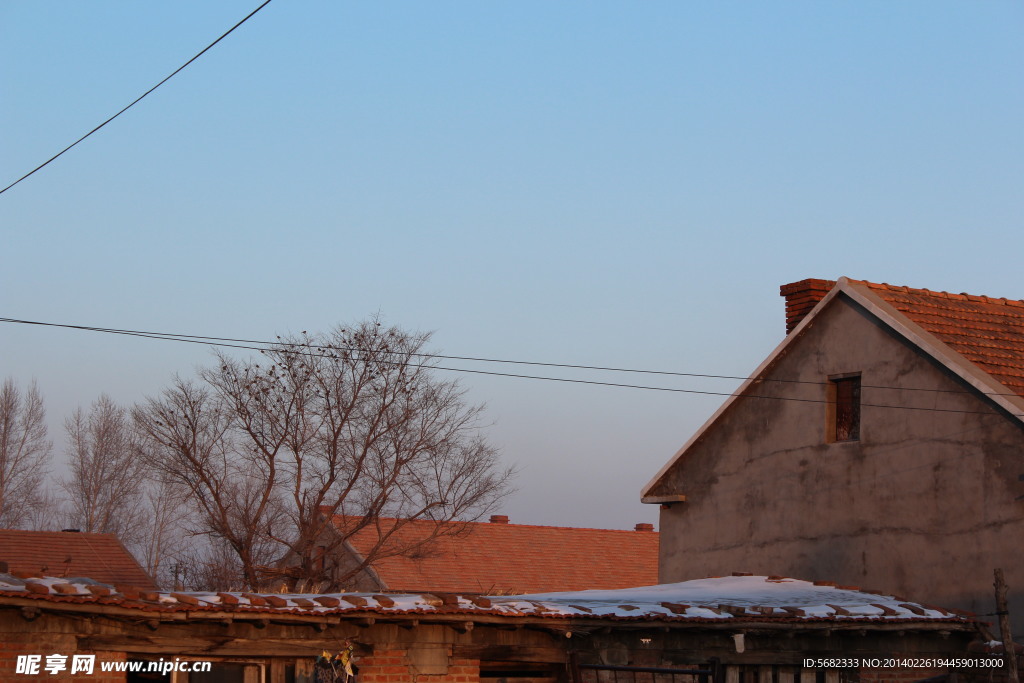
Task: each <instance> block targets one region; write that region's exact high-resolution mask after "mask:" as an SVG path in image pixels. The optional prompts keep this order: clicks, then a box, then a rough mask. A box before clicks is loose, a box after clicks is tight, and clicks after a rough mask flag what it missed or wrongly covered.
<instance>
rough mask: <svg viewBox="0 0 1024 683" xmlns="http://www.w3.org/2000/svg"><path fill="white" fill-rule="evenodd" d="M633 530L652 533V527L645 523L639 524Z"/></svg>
mask: <svg viewBox="0 0 1024 683" xmlns="http://www.w3.org/2000/svg"><path fill="white" fill-rule="evenodd" d="M633 528H634V529H636V530H637V531H654V525H653V524H648V523H647V522H640V523H638V524H637V525H636V526H635V527H633Z"/></svg>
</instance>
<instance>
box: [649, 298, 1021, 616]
mask: <svg viewBox="0 0 1024 683" xmlns="http://www.w3.org/2000/svg"><path fill="white" fill-rule="evenodd" d="M852 372H861V373H862V384H863V390H862V399H861V400H862V405H863V407H862V414H861V438H860V440H859V441H856V442H846V443H827V442H826V418H825V412H826V411H825V405H824V404H823V403H821V402H822V401H824V400H825V396H826V387H825V386H824V385H823V384H821V383H823V382H826V381H827V378H828V377H829V376H830V375H836V374H841V373H852ZM766 377H767V378H768V379H782V380H797V381H799V382H807V384H802V383H792V382H786V383H780V382H762V383H760V384H759V385H756V386H754V387H753V388H752V389H751V392H750V393H752V394H757V395H760V396H779V397H781V396H785V397H788V398H800V399H805V400H806V402H799V401H781V400H772V399H770V398H742V399H740V400H738V401H737V402H736V403H734V404H733V406H732V407H731V408H730V409H729V410H728V411H726V412H725V413H724V414H723V415H722V416H721V417H720V419H719V420H718V422H717V423H716V424H715V425H713V426H712V427H711V428H710V429H708V430H707V432H706V433H705V435H704V437H703V439H702V440H701V441H699V442H698V443H696V444H694V445H693V446H692V447H691V449H690V451H689V452H688V453H687V454H686V455H684V457H683V459H682V460H681V461H680V462H679V463H677V465H676V466H675V467H674V468H673V469H672V470H671V471H670V472H669V473H668V475H667V476H666V478H665V479H664V480H663V484H662V485H661V486H659V487H658V489H657V490H656V491H652V494H655V495H661V494H668V493H682V494H685V495H686V496H687V502H685V503H679V504H674V505H672V506H671V507H669V508H663V510H662V513H661V559H660V580H661V581H662V582H671V581H681V580H685V579H693V578H700V577H704V576H708V575H720V574H728V573H729V572H732V571H747V572H754V573H758V574H781V575H788V576H794V577H798V578H804V579H816V580H830V581H837V582H840V583H846V584H856V585H860V586H862V587H864V588H870V589H878V590H882V591H890V592H895V593H898V594H901V595H905V596H906V597H908V598H913V599H917V600H922V601H927V602H932V603H936V604H939V605H943V606H950V607H959V608H963V609H969V610H972V611H975V612H978V613H989V612H992V611H994V605H993V599H992V595H993V591H992V570H993V568H995V567H1002V568H1003V569H1005V571H1006V574H1007V582H1008V584H1009V585H1010V587H1011V591H1012V592H1011V612H1013V613H1014V616H1015V622H1016V623H1017V624H1019V625H1017V627H1016V628H1017V629H1018V632H1024V563H1022V562H1021V559H1022V557H1024V553H1022V547H1024V546H1022V544H1024V502H1022V501H1017V500H1015V499H1016V497H1017V496H1019V495H1024V483H1021V482H1020V481H1018V475H1020V474H1022V473H1024V430H1022V429H1021V428H1020V427H1018V426H1016V425H1015V424H1013V423H1012V422H1011V420H1009V419H1007V418H1006V417H1005V416H1004V415H1002V414H999V413H997V412H996V410H995V409H993V408H992V406H991V404H989V403H988V402H987V401H986V400H985V399H984V398H982V397H980V396H979V395H978V394H976V393H971V392H970V391H967V390H966V389H967V388H966V386H965V385H963V384H962V383H961V382H960V381H959V380H957V379H956V378H955V377H954V376H953V375H952V374H951V373H950V372H949V371H947V370H945V369H943V368H940V367H939V366H937V365H936V364H935V363H934V362H933V361H931V360H930V359H928V358H926V357H925V356H924V355H923V354H921V353H920V351H918V350H917V349H915V348H914V347H912V346H910V345H909V344H907V343H906V342H905V341H903V340H902V339H901V338H899V337H897V336H896V335H895V334H894V333H892V331H891V330H889V329H888V328H887V327H884V326H883V325H882V324H881V323H879V322H878V321H877V319H876V318H874V317H873V316H871V315H870V314H868V313H867V312H866V311H864V310H863V309H861V308H860V307H859V306H858V305H857V304H855V303H854V302H852V301H850V300H849V299H847V298H845V297H841V298H837V299H836V300H834V301H833V303H832V304H831V305H830V306H829V307H828V308H826V309H825V310H824V311H822V312H821V314H820V315H819V316H818V317H817V318H816V319H815V320H814V321H813V325H811V326H809V327H808V328H806V329H805V330H804V332H803V334H802V336H801V338H800V339H797V340H796V343H794V344H792V345H791V346H790V347H789V349H788V351H787V353H785V354H784V355H783V356H782V357H780V358H779V359H778V360H777V362H776V363H775V364H774V366H773V367H771V368H769V370H768V373H767V375H766ZM873 386H878V387H902V389H897V390H893V389H882V388H873ZM910 388H914V389H924V390H927V391H910V390H908V389H910ZM878 405H897V406H912V407H917V408H928V409H931V410H905V409H897V408H884V407H875V406H878ZM940 411H950V412H940Z"/></svg>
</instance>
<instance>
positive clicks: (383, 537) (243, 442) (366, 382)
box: [136, 320, 512, 587]
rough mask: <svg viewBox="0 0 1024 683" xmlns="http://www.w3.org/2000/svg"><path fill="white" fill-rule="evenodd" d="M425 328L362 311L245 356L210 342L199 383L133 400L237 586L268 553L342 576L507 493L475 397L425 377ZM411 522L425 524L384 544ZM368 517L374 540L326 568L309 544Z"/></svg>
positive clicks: (455, 528) (457, 523) (160, 462)
mask: <svg viewBox="0 0 1024 683" xmlns="http://www.w3.org/2000/svg"><path fill="white" fill-rule="evenodd" d="M428 339H429V335H424V334H410V333H407V332H404V331H402V330H399V329H397V328H389V329H384V328H383V327H382V326H381V324H380V323H379V322H378V321H376V320H370V321H368V322H364V323H361V324H359V325H357V326H355V327H353V328H339V329H336V330H335V331H333V332H332V333H330V334H326V335H315V336H309V335H304V336H302V337H300V338H295V339H286V340H282V341H281V342H280V343H279V344H277V345H276V346H275V347H273V348H272V349H269V350H266V351H264V352H263V354H264V357H263V358H262V359H260V360H259V362H257V361H255V360H249V361H238V360H234V359H232V358H229V357H228V356H226V355H224V354H219V355H218V364H217V366H216V367H212V368H208V369H206V370H204V371H203V372H202V373H201V377H202V379H203V380H204V381H205V384H206V387H208V388H207V389H201V388H198V387H196V386H195V385H192V384H189V383H184V382H180V381H179V382H178V383H177V384H176V385H175V386H174V387H172V388H171V389H168V390H167V391H166V392H165V393H164V395H163V397H161V398H159V399H155V400H150V401H149V402H148V403H147V404H146V405H144V406H140V407H139V409H137V411H136V420H137V422H138V424H139V425H140V428H141V429H142V431H143V432H145V433H146V434H147V435H148V436H149V439H148V443H149V445H148V449H149V453H150V455H149V457H150V460H152V462H153V463H154V464H155V465H156V466H159V467H162V468H163V469H164V470H165V471H166V472H167V473H168V475H169V476H177V477H179V479H180V480H181V481H182V482H183V483H185V484H186V485H187V486H189V490H190V491H192V492H193V495H194V497H196V498H198V499H199V500H200V505H201V506H202V507H203V512H204V519H205V521H206V524H207V528H208V529H209V531H210V533H212V534H215V535H217V536H220V537H222V538H224V539H225V540H226V541H228V543H229V545H230V546H231V547H232V548H233V549H234V550H235V552H236V553H237V555H238V558H239V560H240V564H241V567H242V573H243V575H244V578H245V581H246V582H247V583H248V584H249V585H250V587H254V586H255V585H256V584H257V583H258V582H259V581H260V578H261V576H265V575H266V574H267V569H268V567H267V566H266V564H265V560H264V564H261V563H260V561H259V560H258V557H259V556H260V555H263V556H266V555H267V554H268V553H270V554H273V553H274V552H276V553H278V554H280V553H283V552H287V553H288V554H289V555H290V556H291V557H292V558H293V559H294V562H295V564H296V565H297V574H298V575H299V577H300V578H302V579H306V580H308V581H317V582H325V583H328V584H332V585H335V586H337V587H343V586H345V584H346V583H348V582H349V581H351V580H352V579H353V578H354V577H355V576H356V575H357V574H358V573H359V572H361V571H362V570H363V569H364V568H365V567H366V566H368V565H369V564H372V563H373V562H374V561H376V560H378V559H380V558H382V557H385V556H390V555H396V554H404V553H408V552H410V551H412V550H414V549H415V547H419V546H421V545H423V544H424V543H426V542H428V541H429V540H430V539H431V538H433V537H436V536H438V535H446V534H452V533H458V532H459V531H461V530H462V529H463V528H464V526H465V522H466V521H471V520H473V519H477V518H479V517H480V516H481V515H483V514H485V513H486V512H488V511H489V510H490V509H492V507H493V506H494V505H495V504H496V502H497V501H498V500H500V499H501V498H502V497H503V496H504V495H505V494H506V493H507V492H508V490H509V481H510V478H511V476H512V471H511V470H510V469H507V468H503V467H501V466H500V463H499V461H498V453H497V451H496V449H494V448H493V447H492V446H490V445H489V444H488V443H487V442H486V441H485V440H484V439H483V438H482V436H481V434H480V424H479V421H480V415H481V411H482V407H481V406H474V405H470V404H468V403H467V402H466V400H465V395H464V391H463V389H462V388H461V387H460V386H459V385H458V384H457V383H456V382H453V381H443V380H440V379H438V378H437V377H436V376H435V372H434V370H433V366H434V362H433V361H432V359H431V356H430V355H429V354H427V353H426V352H425V350H424V348H425V345H426V343H427V341H428ZM334 515H341V516H342V518H343V519H345V520H346V521H347V524H346V525H345V528H344V529H343V530H342V531H341V533H336V532H335V531H334V530H333V528H332V524H333V522H332V517H333V516H334ZM384 517H386V518H388V519H389V520H391V521H389V522H388V523H387V524H385V525H381V524H380V519H381V518H384ZM412 520H430V521H432V522H433V523H434V525H433V529H434V531H433V533H430V534H427V535H426V536H424V537H420V538H417V539H416V540H415V541H414V542H413V543H412V544H411V545H410V544H409V543H405V545H402V544H401V543H397V542H396V539H397V538H398V535H396V532H397V531H398V530H399V529H400V528H401V527H402V526H403V525H404V524H406V523H408V522H409V521H412ZM370 525H373V526H374V527H375V528H377V529H378V531H379V532H380V533H379V534H378V538H379V542H378V543H377V545H376V547H375V548H374V549H372V550H371V551H370V552H368V553H367V554H365V555H364V556H363V558H362V562H361V564H358V565H352V566H349V567H346V569H345V571H344V572H343V573H342V574H341V575H332V576H328V575H326V574H325V571H326V568H325V565H324V562H323V561H322V556H321V554H320V553H322V552H324V550H326V552H328V553H330V552H332V551H333V550H335V549H337V548H339V547H341V546H342V545H343V544H344V542H345V540H346V538H348V537H350V536H351V535H352V534H355V533H357V532H359V531H361V530H363V529H365V528H366V527H367V526H370ZM328 530H331V532H330V533H328Z"/></svg>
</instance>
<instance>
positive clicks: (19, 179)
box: [0, 0, 270, 194]
mask: <svg viewBox="0 0 1024 683" xmlns="http://www.w3.org/2000/svg"><path fill="white" fill-rule="evenodd" d="M268 4H270V0H265V1H264V2H263V4H261V5H260V6H259V7H257V8H256V9H254V10H253V11H252V12H249V14H247V15H246V16H245V18H244V19H242V20H241V21H239V22H238V23H237V24H235V25H234V26H232V27H231V28H229V29H228V30H227V31H225V32H224V33H222V34H221V36H220V38H217V40H215V41H213V42H212V43H210V44H209V45H207V46H206V47H204V48H203V49H202V50H201V51H199V52H198V53H196V55H195V56H194V57H192V59H190V60H188V61H187V62H185V63H184V64H182V65H181V66H179V67H178V68H177V69H175V70H174V71H173V72H171V74H170V75H169V76H167V77H166V78H164V79H163V80H162V81H160V82H159V83H157V84H156V85H154V86H153V87H152V88H150V89H149V90H147V91H146V92H144V93H142V94H141V95H139V96H138V97H136V98H135V99H134V100H132V102H131V104H129V105H128V106H127V107H125V108H124V109H122V110H121V111H119V112H117V113H116V114H114V115H113V116H111V117H110V118H109V119H107V120H106V121H104V122H103V123H101V124H100V125H98V126H96V127H95V128H93V129H92V130H90V131H89V132H88V133H86V134H85V135H83V136H82V137H80V138H78V139H77V140H75V141H74V142H72V143H71V144H70V145H68V146H67V147H65V148H64V149H62V150H61V151H59V152H57V153H56V154H54V155H53V156H52V157H50V158H49V159H47V160H46V161H44V162H43V163H41V164H39V165H38V166H36V167H35V168H33V169H32V170H31V171H29V172H28V173H26V174H25V175H23V176H21V177H20V178H18V179H17V180H15V181H14V182H13V183H11V184H10V185H8V186H7V187H5V188H4V189H2V190H0V194H3V193H4V192H7V190H9V189H11V188H12V187H14V186H15V185H17V184H18V183H20V182H21V181H22V180H24V179H25V178H28V177H29V176H30V175H32V174H34V173H35V172H36V171H39V170H40V169H42V168H43V167H44V166H47V165H49V164H50V162H52V161H55V160H56V159H57V158H58V157H60V156H62V155H63V154H64V153H65V152H67V151H68V150H70V149H71V148H72V147H74V146H75V145H77V144H78V143H79V142H81V141H83V140H85V139H86V138H87V137H89V136H90V135H92V134H93V133H95V132H96V131H98V130H99V129H100V128H103V126H105V125H107V124H108V123H110V122H111V121H113V120H114V119H116V118H117V117H118V116H120V115H121V114H123V113H125V112H126V111H128V110H129V109H131V108H132V107H134V106H135V105H136V104H137V103H138V102H140V101H141V100H142V98H144V97H145V96H146V95H148V94H149V93H151V92H153V91H154V90H156V89H157V88H159V87H160V86H161V85H163V84H164V83H166V82H167V81H169V80H171V78H173V77H174V76H175V75H177V73H178V72H179V71H181V70H182V69H184V68H185V67H186V66H188V65H189V64H191V63H192V62H194V61H196V60H197V59H199V58H200V57H201V56H203V54H204V53H205V52H206V51H207V50H209V49H210V48H211V47H213V46H214V45H216V44H217V43H219V42H220V41H222V40H224V39H225V38H227V37H228V35H230V34H231V32H232V31H234V30H235V29H236V28H238V27H239V26H241V25H242V24H244V23H245V22H247V21H248V20H249V19H250V18H251V17H252V16H253V15H254V14H256V13H257V12H259V11H260V10H261V9H263V8H264V7H266V6H267V5H268Z"/></svg>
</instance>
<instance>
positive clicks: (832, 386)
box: [825, 372, 863, 443]
mask: <svg viewBox="0 0 1024 683" xmlns="http://www.w3.org/2000/svg"><path fill="white" fill-rule="evenodd" d="M862 427H863V425H862V423H861V373H859V372H849V373H844V374H841V375H829V378H828V385H827V397H826V401H825V436H826V440H827V441H828V443H850V442H855V441H860V439H861V431H862Z"/></svg>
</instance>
